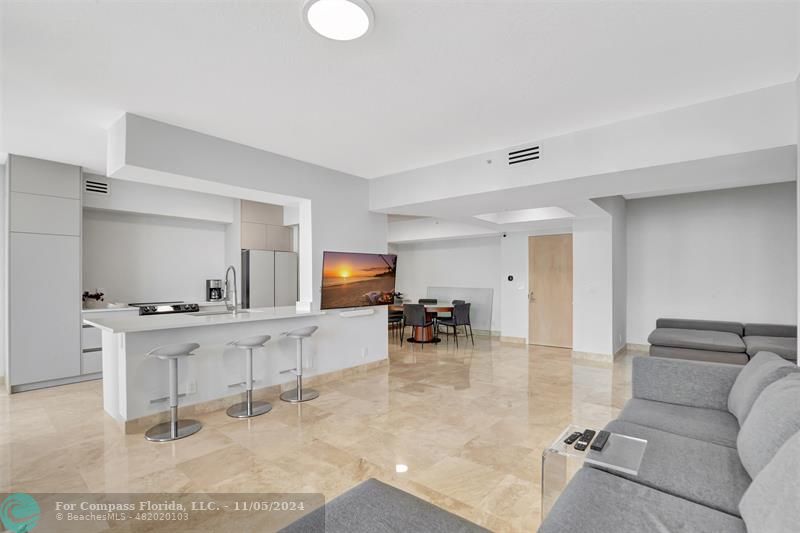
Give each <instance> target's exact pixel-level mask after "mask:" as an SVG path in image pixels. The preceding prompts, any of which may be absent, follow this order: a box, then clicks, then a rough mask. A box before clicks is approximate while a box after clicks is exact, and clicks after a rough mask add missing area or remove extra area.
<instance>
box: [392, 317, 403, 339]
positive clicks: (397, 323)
mask: <svg viewBox="0 0 800 533" xmlns="http://www.w3.org/2000/svg"><path fill="white" fill-rule="evenodd" d="M402 327H403V312H402V311H389V331H390V332H391V333H392V336H394V335H398V334H399V335H400V339H401V340H402V338H403V329H402Z"/></svg>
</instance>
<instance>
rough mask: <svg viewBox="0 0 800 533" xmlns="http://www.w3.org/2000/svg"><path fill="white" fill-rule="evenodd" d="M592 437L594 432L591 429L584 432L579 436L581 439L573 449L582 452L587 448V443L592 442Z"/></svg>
mask: <svg viewBox="0 0 800 533" xmlns="http://www.w3.org/2000/svg"><path fill="white" fill-rule="evenodd" d="M594 435H595V431H594V430H593V429H586V430H584V431H583V435H581V438H580V439H578V442H576V443H575V449H576V450H578V451H579V452H582V451H583V450H585V449H586V448H588V447H589V443H590V442H592V439H593V438H594Z"/></svg>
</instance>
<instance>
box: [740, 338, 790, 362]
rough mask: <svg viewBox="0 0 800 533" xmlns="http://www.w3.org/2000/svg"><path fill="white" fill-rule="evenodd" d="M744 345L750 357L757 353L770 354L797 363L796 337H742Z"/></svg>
mask: <svg viewBox="0 0 800 533" xmlns="http://www.w3.org/2000/svg"><path fill="white" fill-rule="evenodd" d="M743 340H744V345H745V347H746V348H747V354H748V355H749V356H750V357H753V356H755V355H756V354H757V353H758V352H772V353H774V354H777V355H780V356H781V357H783V358H784V359H788V360H790V361H797V337H756V336H750V337H744V339H743Z"/></svg>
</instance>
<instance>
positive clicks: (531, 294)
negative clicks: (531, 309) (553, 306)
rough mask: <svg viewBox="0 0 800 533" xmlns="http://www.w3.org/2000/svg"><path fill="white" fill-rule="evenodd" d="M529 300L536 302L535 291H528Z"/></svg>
mask: <svg viewBox="0 0 800 533" xmlns="http://www.w3.org/2000/svg"><path fill="white" fill-rule="evenodd" d="M528 300H530V301H532V302H535V301H536V298H534V297H533V291H528Z"/></svg>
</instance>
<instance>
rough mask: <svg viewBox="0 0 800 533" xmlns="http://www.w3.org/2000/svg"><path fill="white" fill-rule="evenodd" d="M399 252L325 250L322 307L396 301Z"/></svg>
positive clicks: (367, 304) (340, 307) (339, 307)
mask: <svg viewBox="0 0 800 533" xmlns="http://www.w3.org/2000/svg"><path fill="white" fill-rule="evenodd" d="M396 272H397V256H396V255H393V254H359V253H350V252H325V253H324V254H323V256H322V301H321V302H320V307H321V308H322V309H342V308H345V307H366V306H370V305H387V304H390V303H392V302H393V301H394V296H393V293H394V278H395V274H396Z"/></svg>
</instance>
